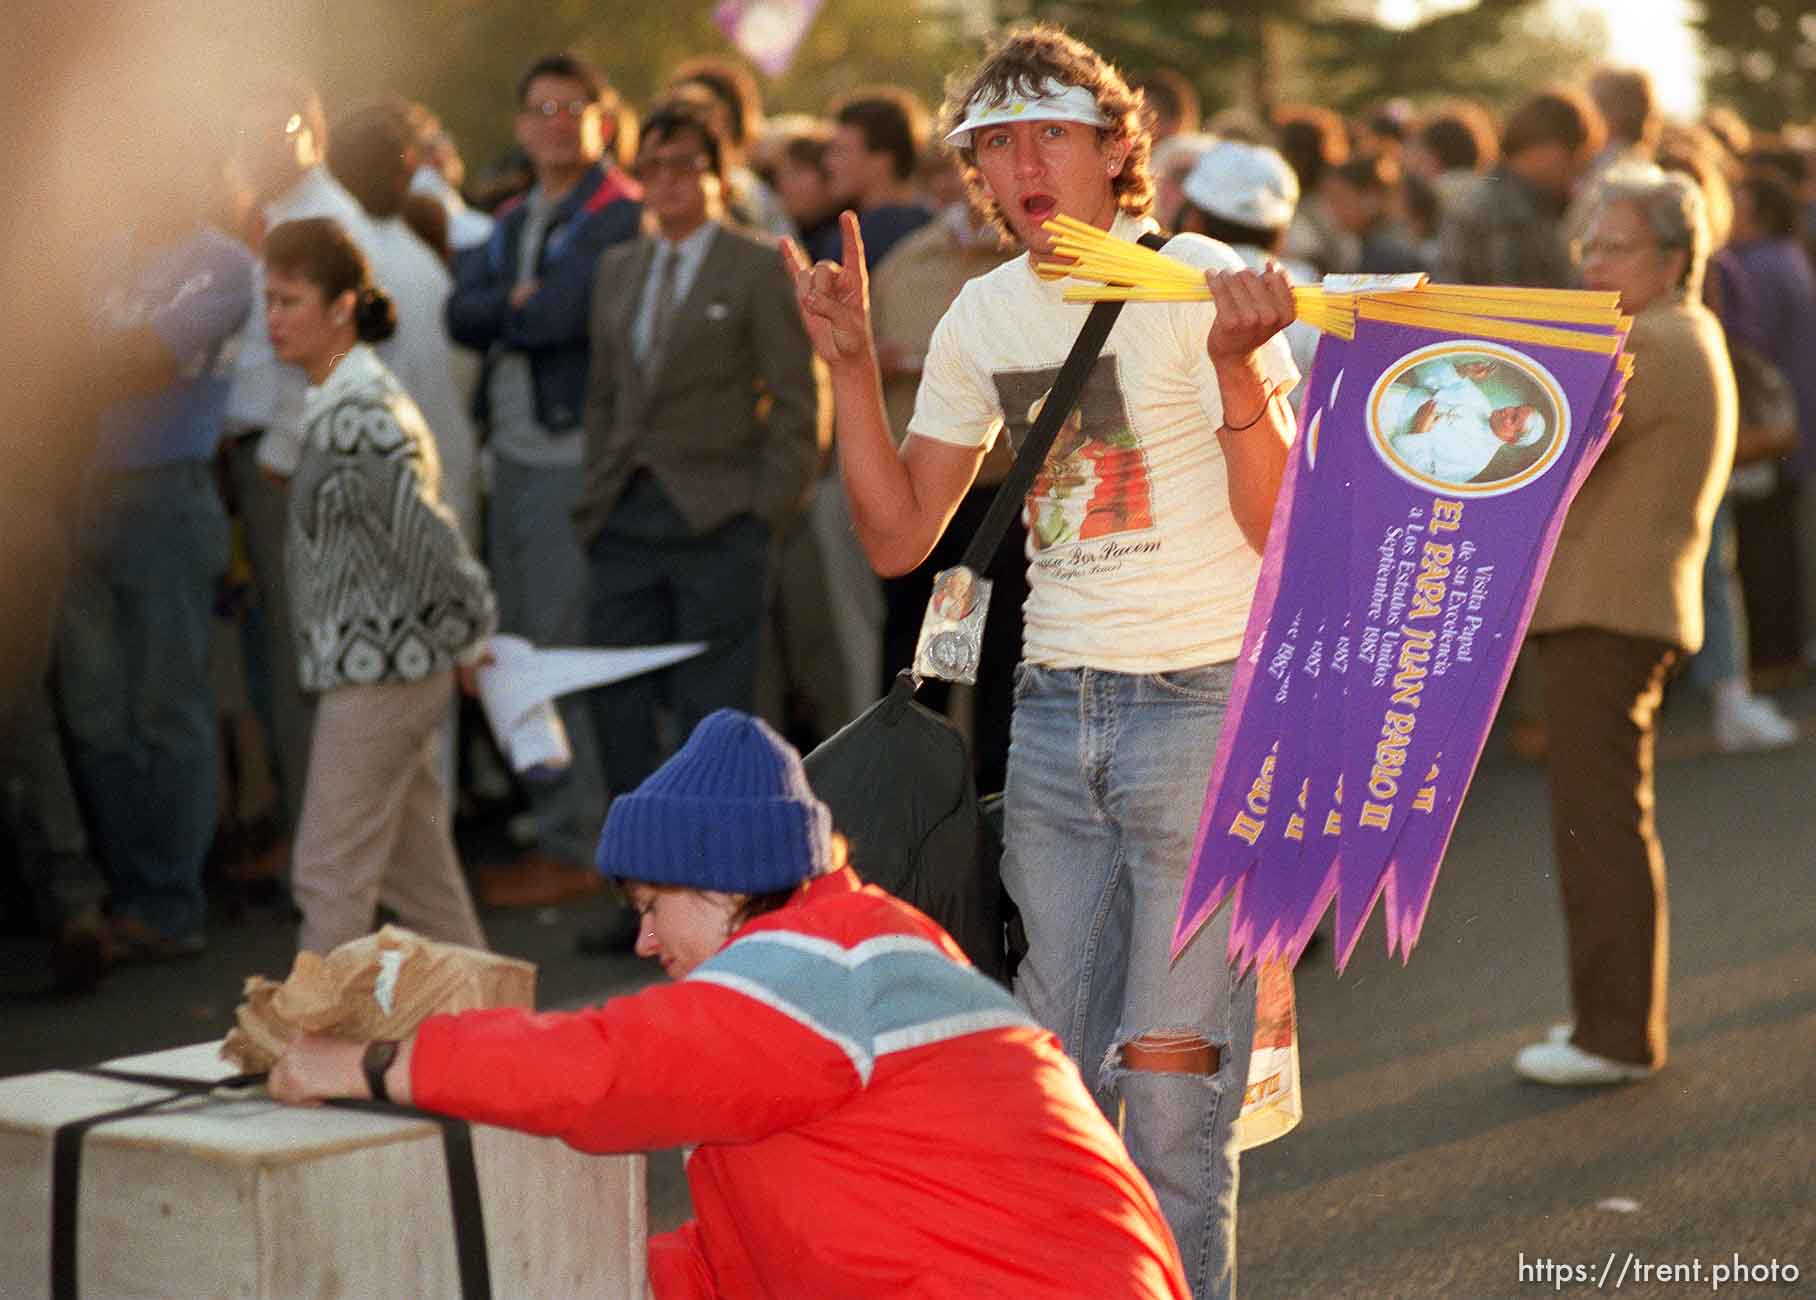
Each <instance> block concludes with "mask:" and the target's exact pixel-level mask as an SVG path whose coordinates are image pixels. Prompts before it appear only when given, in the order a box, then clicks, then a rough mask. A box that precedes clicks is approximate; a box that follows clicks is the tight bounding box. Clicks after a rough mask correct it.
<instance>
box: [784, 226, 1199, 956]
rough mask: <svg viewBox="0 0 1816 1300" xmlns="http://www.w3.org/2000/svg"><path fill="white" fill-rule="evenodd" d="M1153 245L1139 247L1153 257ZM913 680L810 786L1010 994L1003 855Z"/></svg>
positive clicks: (1016, 488)
mask: <svg viewBox="0 0 1816 1300" xmlns="http://www.w3.org/2000/svg"><path fill="white" fill-rule="evenodd" d="M1163 242H1165V241H1164V240H1163V239H1162V238H1161V237H1160V236H1157V235H1144V236H1143V237H1142V243H1144V244H1147V245H1148V246H1149V247H1150V248H1159V247H1160V245H1161V244H1162V243H1163ZM1122 307H1123V304H1122V303H1120V302H1100V303H1098V304H1097V305H1096V306H1094V307H1093V308H1092V309H1091V314H1090V316H1089V317H1087V318H1086V320H1085V323H1084V327H1083V328H1082V329H1080V330H1079V332H1078V338H1077V340H1076V341H1075V342H1074V343H1073V344H1072V350H1071V352H1070V353H1068V354H1067V356H1066V360H1065V364H1064V365H1063V366H1061V368H1060V371H1059V376H1058V378H1056V379H1055V380H1054V381H1053V388H1052V390H1051V392H1049V394H1048V396H1047V400H1046V401H1045V403H1043V404H1042V406H1041V410H1040V415H1039V417H1038V418H1036V420H1035V421H1034V426H1033V428H1032V429H1030V430H1029V431H1028V437H1027V439H1026V441H1024V442H1023V443H1022V445H1021V449H1020V450H1019V451H1018V452H1017V453H1016V456H1015V463H1014V464H1013V465H1012V466H1011V467H1010V469H1009V473H1008V476H1007V477H1006V478H1004V480H1003V482H1002V485H1001V486H1000V487H999V488H998V489H997V492H996V496H995V497H994V498H993V499H992V500H991V502H990V509H989V511H988V512H987V513H986V514H985V516H984V521H983V523H981V524H979V525H978V529H977V533H976V534H975V535H974V536H973V537H972V539H971V544H970V545H969V546H968V547H967V548H966V549H965V554H964V558H963V559H962V560H961V561H960V563H961V564H962V565H963V566H964V567H965V568H968V569H970V570H971V571H972V572H973V573H982V572H984V571H985V570H986V569H987V568H988V567H989V564H990V560H991V558H992V557H993V556H994V555H995V554H996V549H997V547H999V546H1001V545H1002V541H1003V537H1004V535H1005V534H1006V533H1007V532H1008V529H1009V524H1010V522H1011V521H1012V520H1013V519H1014V518H1015V516H1016V514H1017V513H1018V512H1019V511H1020V510H1021V509H1022V508H1023V505H1024V504H1025V502H1026V500H1027V496H1028V489H1029V487H1030V486H1032V484H1033V482H1034V476H1035V475H1036V474H1037V473H1039V471H1040V467H1041V466H1042V464H1044V463H1045V461H1046V459H1047V453H1048V452H1049V451H1050V450H1051V449H1052V447H1053V440H1054V438H1055V437H1056V436H1057V435H1058V433H1059V427H1060V425H1061V424H1063V423H1064V422H1065V419H1066V417H1067V416H1068V415H1070V414H1071V413H1072V408H1073V407H1075V406H1077V405H1078V400H1079V398H1080V397H1081V396H1082V395H1083V393H1084V386H1085V379H1086V377H1087V376H1088V375H1089V374H1090V371H1091V367H1092V366H1093V365H1094V364H1095V363H1096V361H1097V356H1098V354H1099V353H1100V352H1102V351H1103V346H1104V343H1105V341H1106V340H1107V339H1108V338H1109V337H1110V328H1111V326H1113V325H1114V324H1115V323H1116V317H1117V316H1118V315H1119V314H1120V313H1121V311H1122ZM919 685H920V679H919V678H917V677H916V676H914V674H913V673H912V671H911V670H908V669H903V670H902V671H901V672H899V673H897V674H896V678H895V681H894V683H893V684H892V685H891V686H890V688H889V692H888V694H886V695H885V696H884V697H883V698H882V699H880V700H878V701H877V702H876V703H875V704H873V705H871V706H870V707H869V708H868V709H866V710H865V711H864V712H863V713H861V714H860V715H858V717H856V718H855V719H853V720H852V721H851V722H850V723H848V724H847V725H846V726H845V727H843V728H842V729H840V730H839V731H838V732H837V733H836V734H835V735H833V736H831V737H829V738H828V739H827V740H826V741H825V742H824V743H822V744H821V745H819V746H818V747H817V748H816V749H815V750H814V751H813V752H812V753H811V754H809V755H808V756H807V759H806V766H807V779H808V781H809V782H810V783H811V784H812V785H813V788H814V792H815V793H816V794H818V795H819V796H820V798H821V799H823V800H825V801H826V803H827V805H828V806H829V807H830V808H831V809H832V820H833V825H834V826H836V827H837V828H838V829H839V831H840V832H841V833H843V834H844V835H845V837H846V839H847V840H849V841H850V843H851V861H852V866H853V867H854V869H855V870H856V871H857V872H858V874H859V875H860V876H862V877H863V878H864V879H865V880H866V881H868V882H870V883H871V884H874V885H878V886H880V887H882V888H883V889H886V890H888V891H889V892H890V893H892V894H894V895H895V896H896V897H897V898H900V899H902V900H903V901H904V902H907V903H911V904H913V905H914V906H915V907H917V908H919V909H920V910H921V911H923V912H925V913H926V914H927V915H928V916H930V917H932V918H933V919H934V920H935V921H937V922H938V923H939V924H940V925H941V926H942V927H943V928H944V929H945V930H946V932H947V933H948V934H950V935H951V936H952V937H953V939H954V940H955V941H956V942H957V943H958V946H959V947H960V948H962V949H964V951H965V955H966V956H967V957H969V958H970V959H971V963H972V965H974V966H976V967H977V969H978V970H980V971H982V972H983V973H984V974H986V975H989V976H990V977H991V978H993V979H997V980H1001V981H1002V982H1003V983H1005V984H1007V983H1008V982H1009V981H1010V979H1011V978H1012V977H1013V975H1014V973H1015V965H1016V963H1017V962H1018V961H1019V959H1020V956H1021V952H1022V951H1023V950H1024V948H1025V945H1024V944H1021V943H1020V942H1011V938H1010V936H1011V932H1012V931H1014V932H1016V933H1017V934H1019V928H1020V927H1019V925H1016V924H1013V922H1014V920H1015V916H1014V907H1013V905H1012V904H1011V903H1010V902H1009V901H1008V899H1007V898H1006V897H1005V896H1004V894H1003V887H1002V878H1001V876H1000V875H999V874H998V871H997V865H998V860H999V858H1000V857H1001V853H1002V846H1001V840H1000V837H999V834H998V832H997V830H996V829H994V828H993V827H992V826H991V825H990V824H989V822H988V819H987V818H986V816H985V813H984V811H983V809H982V807H981V805H980V801H979V799H978V797H977V790H976V787H975V785H974V784H973V777H972V767H971V756H970V754H969V753H968V752H967V750H966V747H965V738H964V737H963V736H962V735H961V734H960V733H959V730H958V728H956V727H954V726H953V725H952V723H951V722H949V721H947V720H946V718H945V717H944V716H943V715H941V714H938V713H935V712H933V711H932V710H931V709H929V708H927V707H926V706H925V705H922V704H919V703H917V702H916V701H915V699H914V692H915V690H916V688H917V687H918V686H919Z"/></svg>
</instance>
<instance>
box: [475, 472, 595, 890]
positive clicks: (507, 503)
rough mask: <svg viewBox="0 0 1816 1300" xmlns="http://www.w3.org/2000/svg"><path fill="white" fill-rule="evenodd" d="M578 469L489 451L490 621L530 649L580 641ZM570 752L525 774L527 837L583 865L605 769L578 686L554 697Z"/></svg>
mask: <svg viewBox="0 0 1816 1300" xmlns="http://www.w3.org/2000/svg"><path fill="white" fill-rule="evenodd" d="M581 480H582V475H581V472H580V470H579V469H577V468H575V469H565V468H560V467H556V468H544V467H540V466H535V465H524V464H521V463H519V462H517V461H514V460H512V459H511V458H510V457H509V456H495V457H494V458H493V468H492V501H491V506H490V509H489V510H488V512H487V515H486V565H487V567H488V568H490V569H491V571H492V589H493V591H494V592H495V593H496V594H497V597H498V630H499V631H500V632H509V633H511V634H513V635H515V636H520V637H524V638H525V639H527V640H528V641H530V642H531V643H532V644H533V645H535V646H537V647H538V648H539V649H540V648H544V647H553V646H578V645H583V644H585V633H586V602H587V561H586V552H585V551H584V550H582V549H581V546H580V539H579V537H577V536H576V535H575V533H574V502H575V500H576V499H577V498H578V497H579V495H580V486H581ZM555 707H556V708H557V709H558V710H560V712H561V723H562V725H563V726H564V727H566V728H567V734H568V745H569V747H570V748H571V749H572V751H573V760H572V761H571V762H570V763H569V764H568V767H567V771H565V772H563V773H562V774H561V775H560V776H559V777H557V778H555V779H553V780H548V781H525V782H524V783H523V785H524V793H525V794H526V795H527V796H528V797H529V801H530V817H531V819H532V820H533V821H534V822H535V825H536V842H537V845H538V847H539V848H541V850H542V851H543V852H544V853H546V854H548V855H549V856H550V857H553V858H559V859H560V860H562V861H563V862H569V863H575V864H579V865H588V864H590V863H591V862H592V861H593V854H594V851H595V850H596V849H597V847H598V844H599V828H600V827H601V826H603V825H604V824H605V801H606V800H605V773H604V768H603V767H602V766H601V762H600V751H599V737H598V732H597V731H596V730H595V729H594V726H593V714H592V710H591V708H590V707H589V706H588V704H587V698H586V695H585V694H572V695H564V696H562V697H561V698H560V699H559V700H557V701H555Z"/></svg>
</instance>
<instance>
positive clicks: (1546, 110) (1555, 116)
mask: <svg viewBox="0 0 1816 1300" xmlns="http://www.w3.org/2000/svg"><path fill="white" fill-rule="evenodd" d="M1607 138H1608V128H1607V127H1606V125H1604V123H1603V122H1602V112H1601V110H1600V109H1599V108H1597V107H1596V106H1595V102H1594V101H1593V100H1591V99H1590V98H1589V96H1587V95H1585V94H1584V93H1583V92H1582V91H1580V90H1578V89H1576V87H1574V86H1550V87H1547V88H1546V89H1544V90H1541V91H1539V93H1538V94H1536V95H1533V96H1532V97H1531V98H1530V99H1527V100H1526V101H1525V102H1524V103H1522V104H1521V105H1520V106H1519V107H1518V108H1516V109H1514V110H1513V113H1512V115H1511V116H1509V117H1508V119H1507V125H1506V126H1505V127H1504V128H1503V129H1502V131H1501V157H1502V158H1511V157H1513V156H1514V155H1515V154H1519V153H1524V152H1525V151H1526V150H1528V149H1532V148H1536V147H1537V146H1539V145H1546V144H1557V145H1562V146H1563V147H1564V148H1566V149H1568V150H1569V151H1570V153H1571V156H1572V157H1574V158H1577V159H1579V160H1586V159H1588V158H1590V157H1593V156H1594V155H1595V153H1596V152H1597V151H1598V150H1599V149H1600V148H1601V147H1602V145H1603V143H1604V142H1605V141H1606V140H1607Z"/></svg>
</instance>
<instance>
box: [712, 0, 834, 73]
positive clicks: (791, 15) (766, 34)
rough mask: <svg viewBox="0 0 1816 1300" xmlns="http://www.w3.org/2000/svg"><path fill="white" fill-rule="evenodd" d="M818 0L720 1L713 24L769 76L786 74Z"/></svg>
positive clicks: (805, 33) (740, 51)
mask: <svg viewBox="0 0 1816 1300" xmlns="http://www.w3.org/2000/svg"><path fill="white" fill-rule="evenodd" d="M820 4H821V0H723V3H721V4H720V5H719V7H718V8H717V9H715V10H713V21H714V22H715V23H717V24H718V25H719V30H720V31H722V32H724V33H725V36H726V39H727V40H729V41H730V42H731V43H732V44H733V45H735V46H737V47H738V52H739V53H741V54H742V55H744V57H745V58H747V59H749V60H750V61H751V62H752V63H754V64H756V65H757V66H758V67H759V68H761V69H763V71H764V72H765V73H766V74H768V75H769V76H772V77H779V76H781V75H782V74H783V73H784V72H786V71H788V65H789V64H790V63H792V62H794V56H795V51H796V50H797V49H799V48H800V45H801V39H802V38H803V37H804V36H806V35H807V29H808V28H809V27H810V26H812V25H813V17H814V15H815V14H817V13H818V12H819V11H820Z"/></svg>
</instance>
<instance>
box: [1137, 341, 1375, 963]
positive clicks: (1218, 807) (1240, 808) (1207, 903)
mask: <svg viewBox="0 0 1816 1300" xmlns="http://www.w3.org/2000/svg"><path fill="white" fill-rule="evenodd" d="M1341 345H1342V340H1340V339H1334V338H1329V337H1327V338H1325V339H1323V340H1322V341H1321V343H1320V345H1319V349H1318V353H1317V356H1316V358H1315V360H1314V361H1313V363H1312V372H1311V375H1310V376H1309V377H1308V378H1307V380H1306V388H1305V395H1304V398H1303V400H1302V401H1301V404H1300V408H1299V411H1300V416H1299V423H1300V436H1299V438H1298V439H1297V440H1296V442H1295V449H1294V455H1293V456H1292V457H1291V458H1290V459H1289V460H1288V462H1287V467H1286V476H1285V479H1284V480H1283V481H1282V483H1281V485H1280V495H1279V498H1278V500H1277V501H1276V502H1275V505H1274V517H1273V521H1272V524H1271V526H1270V527H1269V529H1268V537H1267V546H1266V547H1265V548H1264V549H1263V551H1262V555H1261V574H1260V577H1259V579H1258V581H1257V583H1256V587H1255V595H1254V599H1253V600H1252V601H1251V602H1250V605H1249V619H1248V627H1247V629H1246V631H1245V632H1244V634H1243V640H1242V653H1241V655H1240V656H1239V657H1238V659H1237V661H1236V675H1235V679H1234V681H1233V682H1232V683H1231V686H1230V704H1229V710H1228V713H1227V715H1226V716H1227V718H1228V721H1227V722H1226V723H1225V725H1224V727H1223V730H1222V732H1221V733H1220V734H1219V735H1218V738H1217V756H1216V759H1215V760H1214V762H1213V763H1212V766H1211V778H1210V783H1209V788H1208V792H1207V795H1206V799H1205V806H1204V812H1203V814H1202V815H1201V816H1200V818H1199V823H1198V839H1197V843H1196V845H1195V846H1194V848H1193V852H1192V857H1193V861H1194V863H1195V864H1196V866H1195V867H1194V869H1193V872H1192V875H1191V878H1190V879H1189V880H1188V881H1187V884H1186V891H1185V895H1184V897H1183V898H1182V900H1181V902H1180V924H1179V926H1178V928H1177V929H1176V930H1175V931H1174V944H1173V951H1174V952H1175V953H1177V952H1178V951H1179V949H1180V948H1183V947H1184V946H1185V943H1186V941H1187V940H1188V939H1189V938H1190V936H1191V934H1192V933H1195V932H1196V931H1197V929H1198V928H1199V926H1201V925H1203V924H1204V922H1205V921H1206V920H1207V919H1208V918H1209V917H1210V915H1211V914H1212V913H1213V912H1215V911H1216V910H1217V908H1218V907H1219V906H1220V905H1221V904H1222V903H1223V901H1224V900H1225V899H1226V898H1230V897H1233V896H1234V895H1236V894H1238V893H1239V892H1240V891H1241V889H1242V885H1243V882H1244V880H1245V879H1246V877H1247V875H1248V872H1249V869H1250V867H1251V866H1252V865H1253V863H1254V861H1255V857H1256V844H1257V842H1258V841H1259V838H1260V834H1261V830H1262V829H1263V828H1264V827H1265V824H1266V819H1267V817H1268V814H1269V809H1270V806H1271V797H1272V773H1273V748H1274V741H1275V739H1276V737H1275V736H1274V735H1272V734H1271V733H1269V732H1268V730H1267V726H1268V724H1269V723H1270V722H1271V721H1272V712H1271V709H1269V708H1268V707H1267V706H1266V703H1265V701H1266V697H1267V696H1268V694H1269V693H1270V692H1269V690H1268V689H1267V688H1268V684H1269V683H1270V682H1272V681H1273V679H1272V678H1271V677H1270V676H1269V675H1268V674H1267V673H1266V672H1264V671H1263V670H1262V668H1261V661H1262V657H1263V653H1264V650H1265V649H1266V645H1265V643H1266V641H1267V639H1268V632H1269V628H1270V625H1271V623H1272V619H1273V614H1274V610H1275V608H1276V606H1277V604H1278V596H1279V589H1280V583H1281V578H1282V575H1283V573H1284V570H1285V561H1286V556H1287V554H1288V551H1289V536H1288V535H1289V533H1291V531H1292V529H1293V522H1294V520H1295V519H1297V520H1299V521H1300V527H1302V528H1303V527H1305V523H1304V521H1305V520H1306V519H1308V518H1309V517H1310V513H1309V512H1301V511H1297V510H1295V509H1294V501H1295V500H1296V498H1297V496H1298V493H1299V490H1300V484H1301V482H1302V481H1303V480H1304V479H1306V478H1308V477H1309V476H1310V474H1311V472H1312V471H1311V468H1310V467H1309V465H1308V462H1307V458H1306V456H1305V454H1304V452H1305V449H1306V448H1307V447H1308V446H1315V445H1316V439H1315V438H1308V437H1307V436H1306V431H1307V430H1308V429H1309V430H1311V431H1313V432H1314V433H1315V432H1316V430H1317V429H1318V426H1319V425H1320V424H1321V423H1322V411H1323V404H1324V402H1325V400H1326V398H1327V397H1328V396H1329V394H1330V392H1331V389H1332V385H1333V383H1334V381H1335V379H1336V377H1337V376H1338V375H1339V374H1340V373H1341V371H1342V356H1341ZM1245 915H1246V913H1245ZM1233 943H1234V937H1233V936H1232V944H1233Z"/></svg>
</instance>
